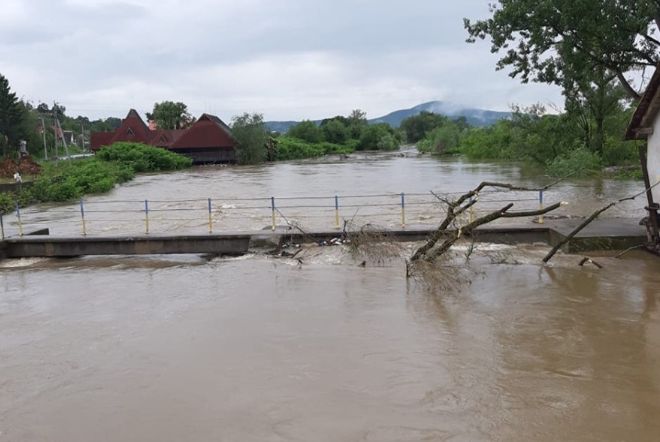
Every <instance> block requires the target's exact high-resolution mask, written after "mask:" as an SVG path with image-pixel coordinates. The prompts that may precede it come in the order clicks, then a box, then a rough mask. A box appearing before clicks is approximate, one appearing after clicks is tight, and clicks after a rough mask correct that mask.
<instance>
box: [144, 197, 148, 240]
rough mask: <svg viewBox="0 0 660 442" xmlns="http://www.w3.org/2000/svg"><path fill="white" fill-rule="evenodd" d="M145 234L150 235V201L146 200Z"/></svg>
mask: <svg viewBox="0 0 660 442" xmlns="http://www.w3.org/2000/svg"><path fill="white" fill-rule="evenodd" d="M144 233H145V234H147V235H148V234H149V201H147V200H144Z"/></svg>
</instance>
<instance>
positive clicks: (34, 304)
mask: <svg viewBox="0 0 660 442" xmlns="http://www.w3.org/2000/svg"><path fill="white" fill-rule="evenodd" d="M482 180H494V181H495V180H497V181H507V182H512V181H513V182H515V183H522V184H525V185H538V184H543V183H546V182H549V181H550V180H549V179H548V178H545V177H542V176H536V175H533V174H532V175H527V174H526V173H525V172H524V171H523V170H521V169H520V168H519V167H517V166H510V165H509V166H507V165H492V164H491V165H489V164H473V163H465V162H462V161H460V160H456V161H449V162H446V161H438V160H435V159H431V158H401V157H398V156H380V157H378V158H375V159H374V158H369V157H364V158H360V159H358V160H356V161H355V162H351V163H346V162H340V161H339V160H328V159H326V160H319V161H309V162H296V163H284V164H276V165H270V166H264V167H247V168H200V169H195V170H193V171H192V172H191V171H186V172H178V173H173V174H167V175H163V176H142V177H139V178H138V179H136V180H135V181H133V182H131V183H130V184H128V185H126V186H123V187H121V188H118V189H116V190H115V191H114V192H113V193H112V194H111V195H106V196H100V197H94V198H96V199H98V200H103V199H124V200H132V199H136V200H138V199H142V198H144V195H149V196H148V197H149V198H153V199H157V198H161V199H166V198H165V197H169V196H176V197H177V198H178V199H181V200H183V199H186V198H189V197H191V198H192V197H194V196H195V195H197V194H213V195H220V194H222V195H229V196H236V197H250V196H251V197H256V196H260V195H262V194H265V195H271V194H276V195H282V196H296V194H298V195H309V194H310V193H324V194H326V193H327V194H330V195H332V194H335V193H341V194H344V195H347V194H349V192H350V193H353V194H354V193H387V192H393V193H396V192H401V191H406V192H424V191H428V190H429V189H443V190H446V191H450V189H455V190H457V191H459V190H465V189H466V188H468V187H470V186H474V185H476V184H478V182H480V181H482ZM571 186H573V187H571ZM640 187H641V185H640V184H638V183H635V182H616V181H599V182H591V181H582V182H575V181H573V182H568V183H562V184H561V185H560V186H559V187H558V188H557V189H555V190H554V191H553V192H556V194H554V195H552V194H551V196H553V197H556V198H559V199H562V200H564V199H565V200H571V199H572V200H578V201H580V204H578V205H573V206H572V207H575V209H572V210H574V211H575V212H576V213H577V212H578V211H579V212H589V211H590V206H589V205H590V204H592V203H590V202H589V201H590V200H591V199H594V200H596V201H600V202H602V201H607V200H609V199H614V198H619V197H622V196H626V195H627V194H629V193H633V192H635V191H637V190H638V189H639V188H640ZM598 204H600V203H593V206H598ZM635 204H637V203H635ZM49 207H50V206H49ZM58 207H62V206H58ZM65 207H66V206H65ZM627 207H628V208H627V209H625V210H624V211H621V212H615V214H618V215H619V216H624V215H626V216H634V215H635V214H636V213H639V210H638V208H637V207H636V206H627ZM47 209H48V208H45V209H44V210H47ZM37 210H40V209H37ZM626 211H627V212H626ZM413 216H414V213H413ZM261 221H262V220H261V219H255V226H257V225H259V223H261ZM65 232H66V231H65ZM414 247H415V244H407V245H405V246H404V249H403V250H401V255H402V256H404V257H405V256H407V255H408V254H409V253H411V251H412V249H413V248H414ZM465 249H466V247H465V246H463V245H461V246H459V247H458V248H457V251H456V254H457V255H456V258H455V260H454V262H452V263H450V264H448V263H444V264H443V265H442V266H441V267H439V268H438V269H435V271H434V273H433V277H432V278H426V277H424V276H417V277H415V278H411V279H406V276H405V265H404V263H403V260H402V259H396V258H394V259H387V260H372V259H369V257H363V256H359V255H357V256H356V255H354V254H352V253H351V250H350V249H349V247H347V246H336V247H317V246H310V247H308V248H306V249H305V250H303V251H302V252H301V253H300V254H299V255H298V257H299V258H300V261H298V260H295V259H287V258H275V257H269V256H262V255H249V256H245V257H241V258H233V259H225V258H215V259H209V258H206V257H201V256H171V257H164V256H155V257H103V258H101V257H89V258H80V259H72V260H16V261H5V262H3V263H0V330H2V333H0V440H2V441H4V440H6V441H67V442H77V441H81V442H82V441H91V440H94V441H181V440H188V441H207V440H221V441H311V440H314V441H421V440H431V441H436V440H437V441H443V440H452V441H490V440H506V441H529V440H534V441H554V440H594V441H595V440H598V441H603V440H612V441H615V440H617V441H618V440H631V441H632V440H634V441H645V440H648V441H652V440H657V437H658V434H660V420H658V416H660V312H659V311H658V304H659V302H660V261H659V260H658V259H657V258H655V257H653V256H651V255H647V254H645V253H642V252H630V253H628V254H626V255H625V256H624V257H623V258H620V259H617V258H614V257H611V256H597V257H594V259H595V260H597V261H598V263H599V264H601V265H602V266H603V267H604V268H603V269H602V270H599V269H598V268H596V267H594V266H591V265H587V266H585V267H580V266H578V265H577V264H578V262H579V261H580V258H581V257H580V256H573V255H565V254H560V255H558V256H557V257H556V258H555V259H554V260H553V261H552V264H551V265H549V266H543V265H541V264H540V261H541V258H542V257H543V255H544V253H545V252H546V251H547V246H545V245H528V246H516V247H514V246H504V245H495V244H480V245H478V247H477V250H476V251H475V252H474V253H473V254H472V256H471V259H470V261H469V262H466V261H465V258H464V256H463V252H464V251H465ZM361 264H364V265H361Z"/></svg>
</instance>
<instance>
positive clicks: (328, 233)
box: [0, 218, 646, 259]
mask: <svg viewBox="0 0 660 442" xmlns="http://www.w3.org/2000/svg"><path fill="white" fill-rule="evenodd" d="M580 222H582V219H560V220H547V221H546V223H545V224H536V223H532V222H528V223H524V224H506V225H491V226H482V227H481V228H479V229H478V230H477V231H476V234H475V235H474V236H475V239H476V240H477V241H480V242H494V243H506V244H519V243H535V242H543V243H547V244H549V245H551V246H552V245H555V244H557V243H559V242H560V241H561V240H563V239H564V238H565V237H566V236H567V235H568V234H569V233H570V232H571V231H572V230H573V229H574V228H575V227H576V226H577V225H579V224H580ZM434 230H435V229H434V227H433V226H421V225H413V226H407V227H405V228H398V229H384V230H379V231H378V233H380V234H383V235H386V236H387V238H388V239H393V240H399V241H421V240H424V239H425V238H426V237H428V236H429V235H430V234H432V233H433V232H434ZM339 235H340V232H339V231H338V230H315V231H308V232H305V233H303V232H300V231H296V230H286V229H283V228H281V229H278V230H276V231H274V232H273V231H270V230H262V231H256V232H254V231H253V232H226V233H221V234H208V235H183V234H182V235H168V236H160V235H141V236H113V237H104V236H95V237H51V236H47V235H41V236H24V237H22V238H10V239H6V240H4V241H1V242H0V259H7V258H31V257H63V258H66V257H76V256H85V255H158V254H186V253H190V254H217V255H241V254H245V253H247V252H248V251H249V250H250V248H251V247H258V246H260V245H261V246H264V245H271V246H275V245H276V244H280V243H282V242H284V241H288V242H294V243H309V242H315V241H323V240H329V239H332V238H335V237H337V236H339ZM645 240H646V232H645V229H644V227H642V226H640V225H639V224H638V220H636V219H632V218H630V219H628V218H603V219H596V220H595V221H594V222H593V223H592V224H590V225H589V226H587V227H586V228H585V229H584V230H583V231H582V232H580V233H579V234H578V235H577V236H576V237H575V238H573V239H572V240H571V241H570V242H569V243H568V244H567V245H566V246H565V247H564V251H565V252H569V253H570V252H582V251H597V250H622V249H625V248H628V247H633V246H637V245H640V244H642V243H644V242H645Z"/></svg>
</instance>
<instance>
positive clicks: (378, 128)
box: [357, 124, 399, 150]
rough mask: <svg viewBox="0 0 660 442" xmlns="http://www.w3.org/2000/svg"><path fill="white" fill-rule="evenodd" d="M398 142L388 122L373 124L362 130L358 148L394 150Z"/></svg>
mask: <svg viewBox="0 0 660 442" xmlns="http://www.w3.org/2000/svg"><path fill="white" fill-rule="evenodd" d="M398 147H399V142H398V141H397V139H396V137H395V136H394V130H393V129H392V128H391V127H390V125H389V124H374V125H371V126H369V127H367V128H366V129H364V130H363V131H362V135H361V136H360V140H359V142H358V144H357V149H358V150H396V149H398Z"/></svg>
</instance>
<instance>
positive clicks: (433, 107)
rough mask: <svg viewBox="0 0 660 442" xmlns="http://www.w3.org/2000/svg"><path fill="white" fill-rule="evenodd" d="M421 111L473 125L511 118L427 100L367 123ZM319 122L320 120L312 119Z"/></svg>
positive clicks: (395, 120)
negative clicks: (464, 120) (461, 119)
mask: <svg viewBox="0 0 660 442" xmlns="http://www.w3.org/2000/svg"><path fill="white" fill-rule="evenodd" d="M422 112H433V113H434V114H440V115H446V116H448V117H452V118H459V117H465V119H466V120H467V122H468V123H470V124H471V125H473V126H480V127H481V126H490V125H492V124H495V123H496V122H498V121H499V120H504V119H507V118H511V113H510V112H498V111H491V110H485V109H476V108H468V107H462V106H458V105H455V104H451V103H445V102H443V101H429V102H428V103H422V104H419V105H417V106H415V107H411V108H410V109H401V110H397V111H394V112H391V113H389V114H387V115H385V116H382V117H380V118H374V119H371V120H369V124H378V123H387V124H389V125H390V126H392V127H399V126H400V125H401V122H402V121H403V120H405V119H406V118H408V117H414V116H415V115H419V114H420V113H422ZM314 122H315V123H316V124H320V123H321V120H316V121H314ZM296 124H298V121H267V122H266V126H267V127H268V129H269V130H271V131H274V132H280V133H284V132H286V131H288V130H289V129H291V128H292V127H293V126H295V125H296Z"/></svg>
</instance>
